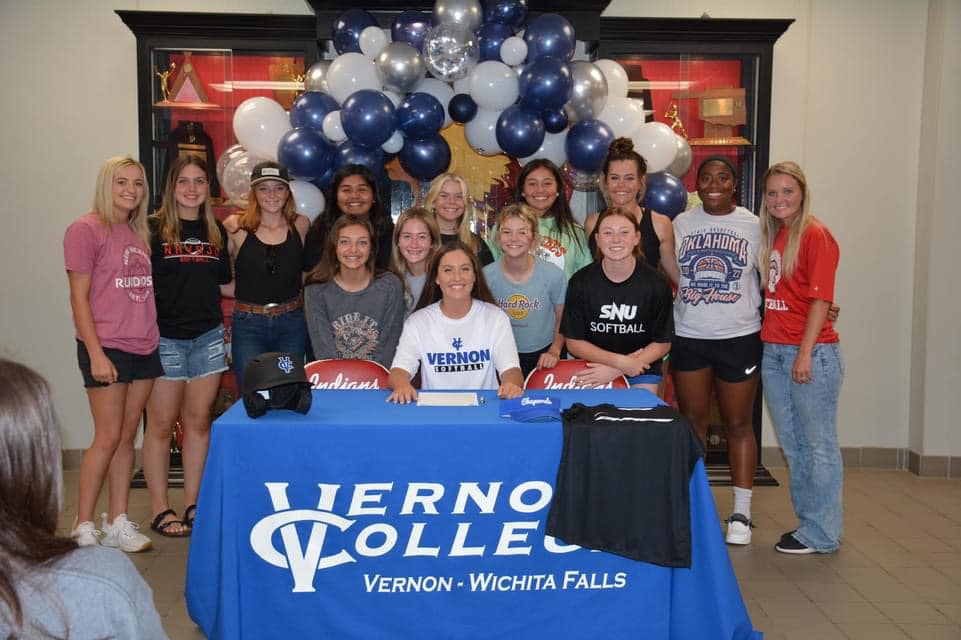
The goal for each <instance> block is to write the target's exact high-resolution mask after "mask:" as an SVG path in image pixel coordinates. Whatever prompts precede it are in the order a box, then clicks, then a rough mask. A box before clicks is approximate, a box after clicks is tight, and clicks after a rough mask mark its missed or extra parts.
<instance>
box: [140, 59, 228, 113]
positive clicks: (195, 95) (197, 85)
mask: <svg viewBox="0 0 961 640" xmlns="http://www.w3.org/2000/svg"><path fill="white" fill-rule="evenodd" d="M190 55H191V52H190V51H184V60H183V64H182V65H181V68H180V75H178V76H177V77H176V78H175V79H174V80H173V83H171V81H170V80H171V78H170V77H171V76H172V75H173V74H174V73H176V71H177V64H176V63H175V62H173V61H171V63H170V66H169V67H167V69H165V70H164V71H157V70H155V71H154V75H155V76H157V78H159V80H160V95H161V96H162V98H163V99H162V100H160V101H159V102H155V103H154V106H155V107H162V108H167V109H170V108H174V107H179V108H181V109H220V108H221V106H220V105H219V104H214V103H212V102H209V101H208V100H207V92H206V91H204V85H203V83H202V82H201V81H200V78H199V77H198V76H197V70H196V69H195V68H194V65H193V62H192V61H191V59H190Z"/></svg>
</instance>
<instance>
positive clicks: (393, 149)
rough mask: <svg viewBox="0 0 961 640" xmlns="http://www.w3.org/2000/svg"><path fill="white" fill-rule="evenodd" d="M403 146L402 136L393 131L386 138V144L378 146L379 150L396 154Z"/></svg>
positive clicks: (398, 132)
mask: <svg viewBox="0 0 961 640" xmlns="http://www.w3.org/2000/svg"><path fill="white" fill-rule="evenodd" d="M403 146H404V136H403V135H402V134H401V132H400V131H395V132H394V133H392V134H391V136H390V137H389V138H387V142H385V143H384V144H382V145H380V148H381V149H383V150H384V151H386V152H387V153H397V152H398V151H400V150H401V148H402V147H403Z"/></svg>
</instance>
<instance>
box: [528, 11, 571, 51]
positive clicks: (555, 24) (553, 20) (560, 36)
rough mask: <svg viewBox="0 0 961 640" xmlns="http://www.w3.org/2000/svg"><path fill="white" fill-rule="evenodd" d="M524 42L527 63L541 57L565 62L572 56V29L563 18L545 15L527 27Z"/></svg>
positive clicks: (550, 14)
mask: <svg viewBox="0 0 961 640" xmlns="http://www.w3.org/2000/svg"><path fill="white" fill-rule="evenodd" d="M524 42H526V43H527V62H532V61H534V60H536V59H537V58H541V57H546V58H557V59H558V60H563V61H564V62H567V61H569V60H570V59H571V57H573V55H574V45H575V42H576V41H575V38H574V27H572V26H571V23H570V22H568V21H567V18H565V17H564V16H560V15H558V14H556V13H545V14H543V15H540V16H538V17H536V18H534V19H533V20H532V21H531V22H530V24H528V25H527V30H526V31H525V32H524Z"/></svg>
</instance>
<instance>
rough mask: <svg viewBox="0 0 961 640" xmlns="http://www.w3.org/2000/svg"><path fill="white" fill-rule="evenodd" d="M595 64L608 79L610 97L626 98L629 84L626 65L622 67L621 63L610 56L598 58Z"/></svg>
mask: <svg viewBox="0 0 961 640" xmlns="http://www.w3.org/2000/svg"><path fill="white" fill-rule="evenodd" d="M594 64H595V65H597V67H598V68H599V69H600V70H601V73H603V74H604V77H605V78H606V79H607V96H608V98H626V97H627V90H628V85H627V72H626V71H624V67H622V66H621V65H620V63H617V62H615V61H613V60H610V59H608V58H603V59H601V60H597V61H595V62H594Z"/></svg>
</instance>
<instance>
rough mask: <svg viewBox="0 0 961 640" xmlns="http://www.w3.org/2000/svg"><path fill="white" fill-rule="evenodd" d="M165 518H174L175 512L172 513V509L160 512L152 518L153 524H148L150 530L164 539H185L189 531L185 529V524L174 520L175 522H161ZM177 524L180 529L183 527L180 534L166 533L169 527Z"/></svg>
mask: <svg viewBox="0 0 961 640" xmlns="http://www.w3.org/2000/svg"><path fill="white" fill-rule="evenodd" d="M167 516H174V517H176V516H177V512H176V511H174V510H173V509H167V510H166V511H161V512H160V513H158V514H157V515H156V516H155V517H154V519H153V522H151V523H150V528H151V529H152V530H154V531H156V532H157V533H159V534H160V535H162V536H164V537H166V538H186V537H187V536H189V535H190V529H189V528H187V524H186V523H185V522H184V521H183V520H176V519H175V520H168V521H167V522H162V521H163V519H164V518H166V517H167ZM178 524H179V525H180V526H181V527H183V528H182V529H181V530H180V533H173V532H171V531H167V529H169V528H170V527H172V526H174V525H178Z"/></svg>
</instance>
